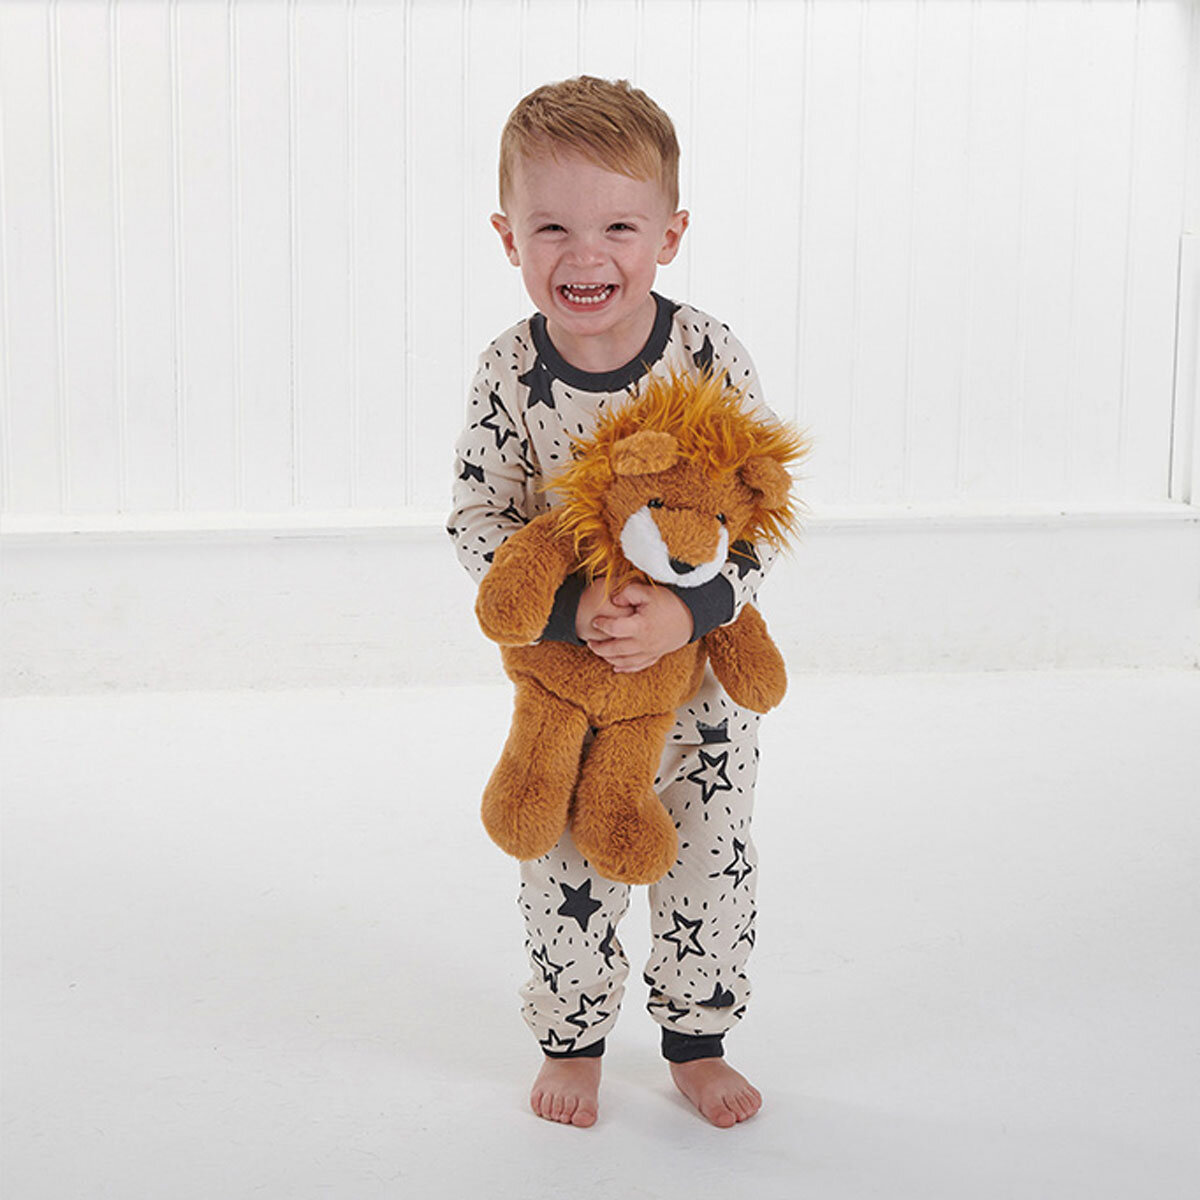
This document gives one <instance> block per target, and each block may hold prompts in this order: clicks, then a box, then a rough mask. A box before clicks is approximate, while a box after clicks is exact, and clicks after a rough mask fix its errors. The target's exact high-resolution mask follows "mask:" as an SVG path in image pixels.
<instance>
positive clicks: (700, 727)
mask: <svg viewBox="0 0 1200 1200" xmlns="http://www.w3.org/2000/svg"><path fill="white" fill-rule="evenodd" d="M696 732H697V733H698V734H699V735H700V740H701V741H702V742H703V743H704V744H705V745H706V746H711V745H713V744H714V743H715V742H727V741H729V718H728V717H726V718H725V720H723V721H721V722H720V723H719V724H717V725H705V723H704V722H703V721H697V722H696Z"/></svg>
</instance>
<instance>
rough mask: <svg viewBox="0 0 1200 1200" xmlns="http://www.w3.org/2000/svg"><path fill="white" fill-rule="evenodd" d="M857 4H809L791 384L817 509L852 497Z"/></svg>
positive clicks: (860, 29)
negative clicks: (805, 433) (806, 438)
mask: <svg viewBox="0 0 1200 1200" xmlns="http://www.w3.org/2000/svg"><path fill="white" fill-rule="evenodd" d="M865 8H866V6H865V5H864V4H863V3H855V4H841V5H832V4H816V5H814V6H813V8H812V23H811V33H810V36H811V48H810V51H809V53H808V55H807V59H806V61H807V63H808V66H809V69H810V71H811V77H810V79H809V81H808V97H809V107H808V113H807V118H806V121H805V131H806V138H807V144H806V145H805V148H804V162H805V178H804V195H803V203H804V221H803V225H802V230H803V241H802V244H801V257H800V269H801V273H802V275H803V278H804V286H803V290H802V294H801V302H802V311H801V312H800V314H799V323H800V326H801V328H803V330H804V335H805V336H804V342H803V344H802V345H801V348H800V354H801V358H800V374H799V385H798V386H799V391H800V396H801V400H800V403H801V406H802V411H803V413H804V416H805V419H806V421H807V423H808V424H809V425H810V427H811V429H812V432H813V436H814V437H815V438H816V440H817V446H818V450H817V454H818V455H819V458H818V457H814V460H813V464H812V467H811V471H812V476H813V477H812V479H811V480H810V483H809V490H810V496H811V500H812V502H813V503H814V504H817V505H819V504H827V503H831V502H838V501H843V500H845V499H846V497H847V496H848V495H849V494H850V464H851V460H852V458H853V454H854V446H853V443H852V438H851V434H852V431H853V429H854V425H855V420H854V403H855V397H856V386H855V367H856V361H855V342H856V337H857V319H858V285H859V273H860V262H859V254H858V242H857V225H858V212H857V204H858V199H859V185H858V179H857V174H858V165H859V149H860V145H861V140H862V137H861V119H860V113H861V102H862V98H861V87H860V82H861V78H862V48H863V35H864V31H865V25H864V18H865ZM752 349H753V348H752ZM818 468H819V469H818Z"/></svg>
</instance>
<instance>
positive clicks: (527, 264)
mask: <svg viewBox="0 0 1200 1200" xmlns="http://www.w3.org/2000/svg"><path fill="white" fill-rule="evenodd" d="M509 193H510V194H509V196H508V198H507V199H508V203H507V205H506V208H507V212H504V213H495V214H493V216H492V224H493V225H494V226H495V228H496V231H497V232H498V233H499V234H500V239H501V241H502V242H503V244H504V251H505V253H506V254H507V255H508V258H509V261H510V262H512V263H513V265H514V266H518V267H520V268H521V277H522V279H523V280H524V283H525V290H526V291H527V292H528V293H529V298H530V299H531V300H532V301H533V302H534V304H536V305H537V307H538V309H539V311H541V312H542V313H543V314H544V315H545V317H546V321H547V328H548V332H549V334H550V338H551V340H552V341H553V342H554V344H555V346H556V347H557V349H558V351H559V353H560V354H562V356H563V357H564V358H565V359H566V360H567V361H568V362H570V363H572V364H573V365H575V366H578V367H581V368H583V369H585V370H614V369H616V368H617V367H620V366H623V365H624V364H625V363H627V362H629V361H630V359H632V358H633V357H634V355H636V354H637V352H638V351H639V350H641V348H642V346H643V345H644V344H645V341H646V338H647V337H649V335H650V330H651V328H652V326H653V323H654V301H653V299H652V297H651V295H650V289H651V287H652V286H653V284H654V276H655V273H656V270H657V267H658V265H659V264H660V263H669V262H670V261H671V259H673V258H674V257H675V253H676V251H677V250H678V249H679V240H680V238H682V237H683V231H684V230H685V229H686V228H687V222H688V214H687V213H686V212H683V211H679V212H672V211H671V206H670V204H669V203H668V201H667V197H666V195H665V194H664V192H663V189H662V186H661V184H659V183H658V182H657V181H652V180H643V179H631V178H630V177H629V176H628V175H621V174H619V173H617V172H615V171H609V170H606V169H605V168H604V167H601V166H598V165H596V164H595V163H592V162H588V161H587V160H586V159H583V158H580V157H577V156H571V157H566V156H564V157H562V158H553V157H550V156H548V155H547V156H541V157H538V158H532V159H528V158H526V159H521V160H520V161H519V162H518V163H517V164H516V169H515V171H514V172H513V177H512V182H511V187H510V188H509Z"/></svg>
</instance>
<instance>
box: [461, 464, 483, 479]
mask: <svg viewBox="0 0 1200 1200" xmlns="http://www.w3.org/2000/svg"><path fill="white" fill-rule="evenodd" d="M459 479H474V480H475V481H476V482H478V483H482V482H483V468H482V467H477V466H475V465H474V464H473V463H469V462H464V463H463V469H462V473H461V474H460V475H459Z"/></svg>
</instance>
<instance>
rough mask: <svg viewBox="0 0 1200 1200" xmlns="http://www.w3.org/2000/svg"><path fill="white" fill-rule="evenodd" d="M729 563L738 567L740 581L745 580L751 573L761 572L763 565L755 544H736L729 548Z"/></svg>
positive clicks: (739, 542) (738, 542)
mask: <svg viewBox="0 0 1200 1200" xmlns="http://www.w3.org/2000/svg"><path fill="white" fill-rule="evenodd" d="M729 561H730V562H731V563H733V565H734V566H735V567H737V573H738V579H745V578H746V576H747V575H749V574H750V572H751V571H761V570H762V563H761V562H759V559H758V551H757V550H755V549H754V543H753V542H743V541H737V542H734V543H733V545H732V546H730V547H729Z"/></svg>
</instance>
